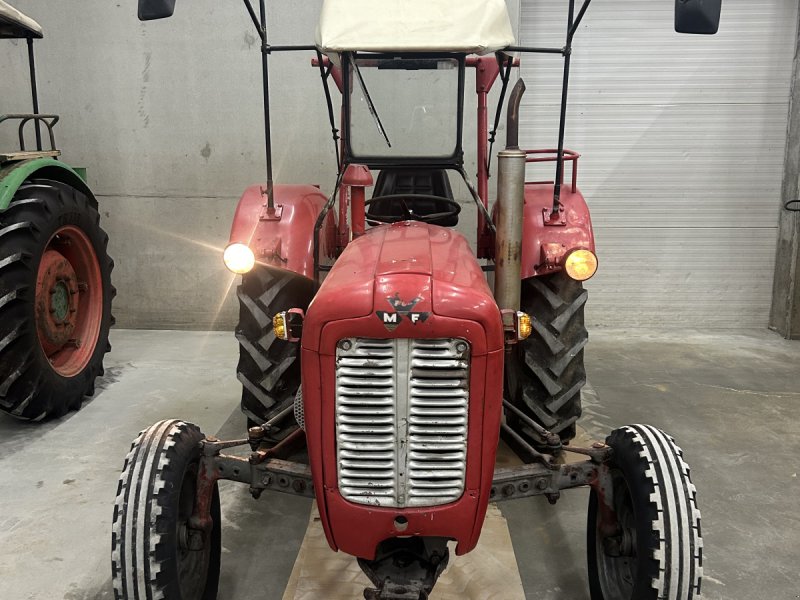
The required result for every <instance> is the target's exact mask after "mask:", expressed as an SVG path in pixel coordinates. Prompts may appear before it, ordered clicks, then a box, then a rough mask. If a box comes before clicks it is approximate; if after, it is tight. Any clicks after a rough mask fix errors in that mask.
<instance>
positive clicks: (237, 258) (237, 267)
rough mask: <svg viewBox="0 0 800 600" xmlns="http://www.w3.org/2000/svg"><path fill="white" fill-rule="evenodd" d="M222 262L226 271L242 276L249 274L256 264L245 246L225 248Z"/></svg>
mask: <svg viewBox="0 0 800 600" xmlns="http://www.w3.org/2000/svg"><path fill="white" fill-rule="evenodd" d="M222 260H223V261H224V262H225V266H226V267H228V270H229V271H231V272H233V273H236V274H237V275H242V274H244V273H247V272H249V271H250V270H252V268H253V267H254V266H255V264H256V256H255V254H253V251H252V250H250V248H248V247H247V245H245V244H231V245H230V246H228V247H227V248H225V252H224V253H223V254H222Z"/></svg>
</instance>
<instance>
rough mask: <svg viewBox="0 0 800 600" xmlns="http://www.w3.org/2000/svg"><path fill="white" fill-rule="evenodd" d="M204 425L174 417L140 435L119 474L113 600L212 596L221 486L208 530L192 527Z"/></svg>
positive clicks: (183, 599) (215, 492) (196, 599)
mask: <svg viewBox="0 0 800 600" xmlns="http://www.w3.org/2000/svg"><path fill="white" fill-rule="evenodd" d="M203 438H204V436H203V434H202V432H201V431H200V429H199V428H198V427H197V426H196V425H193V424H191V423H185V422H183V421H177V420H169V421H161V422H159V423H156V424H155V425H152V426H151V427H149V428H148V429H146V430H145V431H142V432H141V433H140V434H139V437H137V438H136V439H135V440H134V442H133V444H132V445H131V450H130V452H129V453H128V456H127V457H126V458H125V466H124V468H123V471H122V475H121V476H120V479H119V485H118V488H117V498H116V501H115V503H114V521H113V528H112V537H111V570H112V579H113V583H114V598H115V600H150V599H151V598H165V599H167V600H214V599H215V598H216V597H217V588H218V586H219V570H220V553H221V550H222V539H221V526H220V503H219V491H218V489H217V484H216V483H215V484H214V488H213V496H212V501H211V519H212V521H213V526H212V528H211V530H210V531H208V532H203V531H200V530H195V529H192V528H191V527H189V517H191V515H192V512H193V509H194V504H195V497H196V485H197V472H198V468H199V465H200V441H201V440H202V439H203Z"/></svg>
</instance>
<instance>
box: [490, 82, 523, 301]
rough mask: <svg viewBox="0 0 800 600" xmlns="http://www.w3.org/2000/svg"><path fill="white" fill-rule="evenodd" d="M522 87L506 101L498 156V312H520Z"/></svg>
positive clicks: (495, 258) (519, 85)
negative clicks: (502, 146) (502, 141)
mask: <svg viewBox="0 0 800 600" xmlns="http://www.w3.org/2000/svg"><path fill="white" fill-rule="evenodd" d="M524 93H525V83H524V82H523V81H522V79H520V80H518V81H517V84H516V85H515V86H514V89H513V90H512V92H511V97H510V98H509V99H508V111H507V127H506V139H507V142H506V149H505V150H501V151H500V152H499V153H498V154H497V223H495V228H496V230H497V233H496V236H495V254H494V260H495V272H494V297H495V301H496V302H497V305H498V307H499V308H500V309H501V310H513V311H518V310H519V308H520V293H521V283H522V282H521V270H522V216H523V207H524V204H525V159H526V155H525V152H524V151H522V150H520V148H519V105H520V102H521V101H522V95H523V94H524Z"/></svg>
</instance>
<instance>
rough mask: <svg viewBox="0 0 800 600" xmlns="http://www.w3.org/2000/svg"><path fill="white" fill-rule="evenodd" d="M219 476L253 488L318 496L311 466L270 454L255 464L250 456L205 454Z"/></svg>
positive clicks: (212, 468) (215, 475) (206, 459)
mask: <svg viewBox="0 0 800 600" xmlns="http://www.w3.org/2000/svg"><path fill="white" fill-rule="evenodd" d="M204 460H205V461H208V463H207V465H208V467H209V470H210V471H211V472H213V474H214V477H215V478H216V479H227V480H228V481H238V482H240V483H246V484H248V485H249V486H250V489H251V490H261V491H264V490H272V491H275V492H281V493H284V494H292V495H295V496H305V497H306V498H313V497H314V483H313V481H312V479H311V467H310V466H308V465H304V464H302V463H297V462H292V461H288V460H281V459H278V458H270V459H267V460H265V461H264V462H262V463H258V464H253V463H251V462H250V461H248V460H247V459H246V458H242V457H240V456H231V455H228V454H220V455H219V456H211V457H206V458H204Z"/></svg>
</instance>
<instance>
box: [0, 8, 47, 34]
mask: <svg viewBox="0 0 800 600" xmlns="http://www.w3.org/2000/svg"><path fill="white" fill-rule="evenodd" d="M43 36H44V34H43V32H42V26H41V25H39V24H38V23H37V22H36V21H34V20H33V19H31V18H30V17H28V16H26V15H23V14H22V13H21V12H19V11H18V10H17V9H16V8H14V7H13V6H10V5H8V4H6V3H5V2H3V1H2V0H0V38H21V37H35V38H40V37H43Z"/></svg>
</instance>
